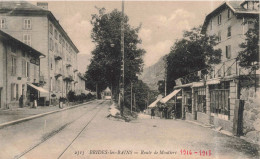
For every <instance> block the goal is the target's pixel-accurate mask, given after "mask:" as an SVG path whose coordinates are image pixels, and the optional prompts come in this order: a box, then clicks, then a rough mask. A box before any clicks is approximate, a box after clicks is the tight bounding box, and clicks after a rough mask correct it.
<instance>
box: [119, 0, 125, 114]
mask: <svg viewBox="0 0 260 159" xmlns="http://www.w3.org/2000/svg"><path fill="white" fill-rule="evenodd" d="M124 30H125V28H124V0H122V18H121V53H122V86H121V87H122V88H121V90H122V103H121V102H120V104H121V105H120V107H121V115H122V116H123V115H124V105H125V89H124V88H125V47H124Z"/></svg>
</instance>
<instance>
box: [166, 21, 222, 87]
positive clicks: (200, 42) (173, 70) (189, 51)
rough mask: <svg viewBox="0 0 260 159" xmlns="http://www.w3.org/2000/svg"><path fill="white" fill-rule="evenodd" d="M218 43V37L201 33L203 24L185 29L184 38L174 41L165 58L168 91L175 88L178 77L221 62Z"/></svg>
mask: <svg viewBox="0 0 260 159" xmlns="http://www.w3.org/2000/svg"><path fill="white" fill-rule="evenodd" d="M216 45H217V37H216V36H206V35H204V34H201V26H200V27H197V28H192V29H191V30H189V31H184V34H183V38H182V39H179V40H177V41H176V42H175V43H174V45H173V46H172V47H171V51H170V53H169V54H168V55H167V58H166V60H165V62H166V69H167V92H168V91H171V90H172V89H173V87H174V86H175V80H176V79H178V78H180V77H182V76H184V75H187V74H189V73H191V72H195V71H198V70H201V69H205V68H208V67H210V65H211V64H217V63H219V62H220V60H221V59H220V57H221V50H220V49H217V50H215V49H214V46H216Z"/></svg>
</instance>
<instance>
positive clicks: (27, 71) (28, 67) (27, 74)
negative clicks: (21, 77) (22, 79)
mask: <svg viewBox="0 0 260 159" xmlns="http://www.w3.org/2000/svg"><path fill="white" fill-rule="evenodd" d="M26 77H30V63H29V62H26Z"/></svg>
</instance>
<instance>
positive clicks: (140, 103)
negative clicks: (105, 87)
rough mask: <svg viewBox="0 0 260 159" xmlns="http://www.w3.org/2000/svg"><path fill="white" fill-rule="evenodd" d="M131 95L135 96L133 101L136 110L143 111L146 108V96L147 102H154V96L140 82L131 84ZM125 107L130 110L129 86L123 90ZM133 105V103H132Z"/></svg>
mask: <svg viewBox="0 0 260 159" xmlns="http://www.w3.org/2000/svg"><path fill="white" fill-rule="evenodd" d="M132 91H133V94H135V101H136V106H137V108H136V109H137V110H141V111H143V110H144V109H145V108H146V105H147V101H148V96H149V98H150V99H149V101H150V102H151V101H154V100H155V99H156V98H155V95H154V93H153V92H151V91H150V89H149V87H148V86H147V85H146V84H145V83H144V82H143V81H141V80H138V81H136V82H135V83H133V90H132ZM125 99H126V100H125V106H126V107H128V108H130V106H131V85H127V86H126V89H125ZM133 105H134V102H133Z"/></svg>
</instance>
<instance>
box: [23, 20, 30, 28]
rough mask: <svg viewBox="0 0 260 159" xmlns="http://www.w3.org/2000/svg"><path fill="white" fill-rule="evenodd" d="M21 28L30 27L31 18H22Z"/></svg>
mask: <svg viewBox="0 0 260 159" xmlns="http://www.w3.org/2000/svg"><path fill="white" fill-rule="evenodd" d="M23 28H24V29H31V28H32V24H31V19H24V21H23Z"/></svg>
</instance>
